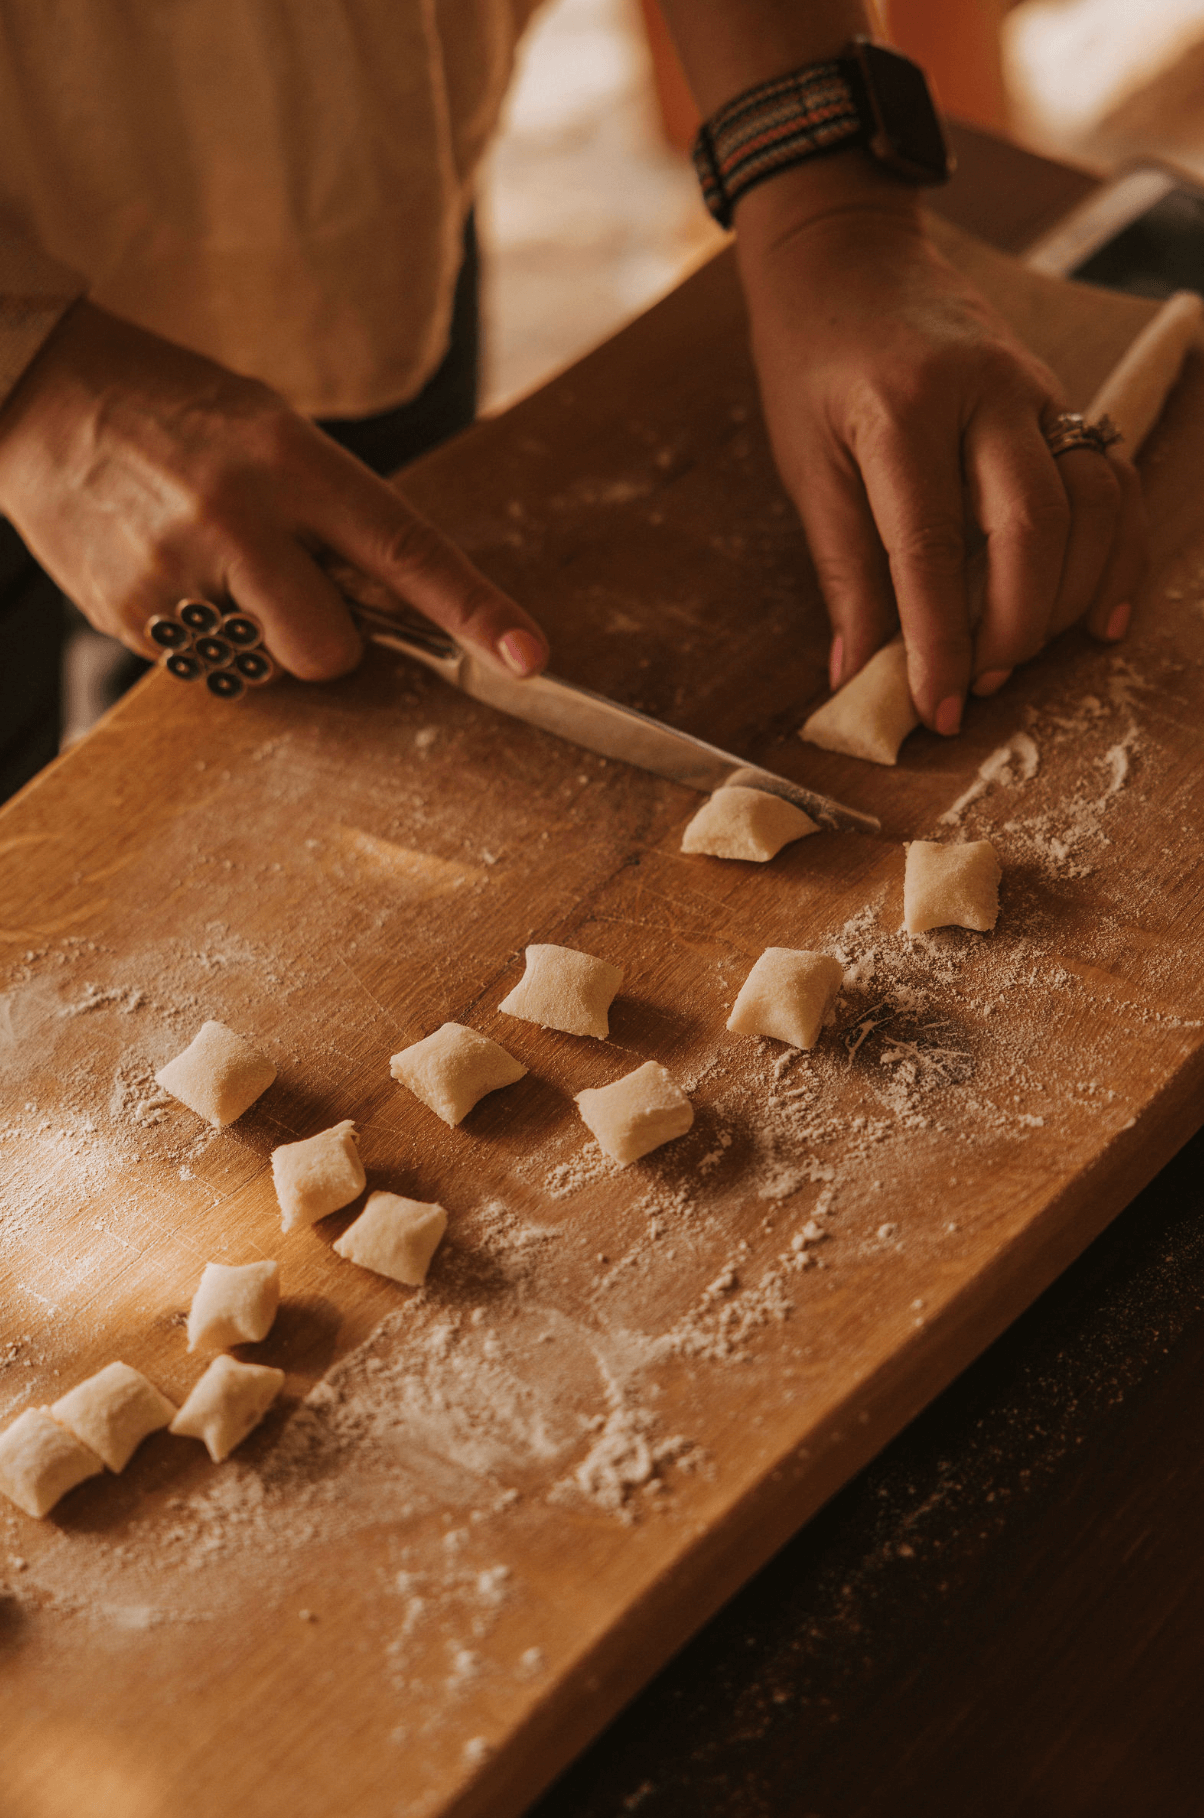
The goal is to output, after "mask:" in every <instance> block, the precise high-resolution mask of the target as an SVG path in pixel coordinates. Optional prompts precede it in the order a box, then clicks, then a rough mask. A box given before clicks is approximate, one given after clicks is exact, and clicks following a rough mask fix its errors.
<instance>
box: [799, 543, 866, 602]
mask: <svg viewBox="0 0 1204 1818" xmlns="http://www.w3.org/2000/svg"><path fill="white" fill-rule="evenodd" d="M811 562H812V566H813V567H814V569H815V578H816V580H817V581H818V582H819V585H820V591H821V592H822V594H823V596H824V598H825V600H828V601H836V602H839V603H841V604H855V603H857V602H858V601H860V600H863V599H865V598H866V597H867V596H868V595H869V594H870V593H871V591H872V588H871V583H870V577H869V576H868V575H867V573H866V569H865V564H864V563H863V562H861V561H859V560H858V559H857V557H856V556H855V555H851V554H846V553H843V552H840V551H837V550H820V551H816V550H813V551H812V552H811Z"/></svg>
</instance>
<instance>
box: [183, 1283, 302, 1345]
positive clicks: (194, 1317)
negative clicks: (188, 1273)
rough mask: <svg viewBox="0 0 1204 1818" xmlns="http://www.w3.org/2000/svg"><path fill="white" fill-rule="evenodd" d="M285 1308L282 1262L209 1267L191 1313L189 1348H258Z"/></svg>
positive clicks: (193, 1298)
mask: <svg viewBox="0 0 1204 1818" xmlns="http://www.w3.org/2000/svg"><path fill="white" fill-rule="evenodd" d="M279 1305H280V1264H279V1263H276V1262H268V1261H264V1262H253V1263H236V1264H230V1263H206V1264H205V1267H204V1268H203V1269H202V1271H201V1279H200V1281H199V1282H198V1283H197V1288H196V1293H195V1294H194V1295H193V1297H192V1305H191V1307H190V1308H189V1310H188V1349H189V1350H190V1351H224V1350H225V1348H226V1346H227V1345H257V1344H258V1343H259V1341H260V1339H261V1338H266V1337H267V1335H268V1333H269V1332H270V1331H271V1329H272V1321H273V1320H274V1319H275V1317H276V1310H277V1308H278V1307H279Z"/></svg>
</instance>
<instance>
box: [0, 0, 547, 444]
mask: <svg viewBox="0 0 1204 1818" xmlns="http://www.w3.org/2000/svg"><path fill="white" fill-rule="evenodd" d="M537 4H538V0H4V4H3V7H2V9H0V398H3V397H4V396H5V395H7V393H8V391H9V390H10V389H11V387H12V386H13V384H14V383H15V382H16V380H17V378H18V377H19V376H20V374H21V373H22V372H23V370H24V369H25V367H26V366H27V365H28V363H29V361H30V360H31V359H32V358H33V356H34V354H35V353H36V352H37V350H38V348H39V347H40V346H41V344H42V341H43V340H44V339H45V337H46V336H47V335H48V334H49V333H50V331H51V329H52V328H53V327H54V324H55V323H56V322H57V321H58V319H59V317H60V316H61V315H62V313H63V311H64V310H65V309H66V308H67V307H68V306H69V304H70V303H71V302H72V301H73V300H74V299H75V298H76V297H77V296H79V295H80V294H81V293H82V292H83V291H85V290H86V291H87V292H88V294H89V295H90V296H91V297H92V298H93V299H94V301H96V302H97V303H100V304H103V305H104V307H105V308H106V309H110V310H113V311H114V312H115V313H116V314H118V315H121V316H125V317H126V318H128V319H129V320H130V321H132V322H136V323H138V324H139V325H140V326H142V327H144V328H150V329H154V330H155V331H156V332H157V333H159V334H162V335H167V336H169V337H170V338H171V339H172V340H175V341H180V342H183V343H184V345H185V346H188V347H191V348H195V349H197V350H198V351H199V352H201V353H205V354H209V355H210V356H211V357H212V358H214V359H216V360H220V361H221V362H222V363H223V364H224V365H226V366H230V367H233V368H234V369H235V370H237V371H239V372H244V373H250V374H254V375H255V376H256V377H257V378H260V379H264V380H266V381H267V382H268V383H269V384H270V385H273V386H275V387H276V388H277V389H278V390H279V391H281V392H282V393H283V394H284V396H285V397H286V398H288V399H289V401H290V402H291V403H292V404H294V405H295V406H296V407H297V408H298V409H299V410H302V411H305V412H307V413H309V414H310V415H313V416H359V415H364V414H367V413H370V412H373V411H378V410H385V409H388V408H389V407H390V406H392V405H394V404H398V403H401V402H403V401H404V400H405V399H406V398H409V397H412V396H413V395H414V393H415V392H416V391H418V390H419V389H420V388H421V386H422V384H423V382H424V380H425V379H426V378H427V377H429V375H430V374H431V372H432V371H433V370H434V368H435V367H436V366H437V365H438V363H439V361H440V359H441V358H442V356H443V353H444V351H445V348H446V343H447V328H448V319H449V315H450V309H451V297H452V290H453V287H454V284H455V278H456V273H457V269H458V266H459V261H460V251H461V231H462V227H463V221H464V216H465V212H466V210H467V208H468V206H469V204H470V201H471V196H472V184H473V175H474V171H475V169H476V165H477V162H478V160H479V158H480V155H481V152H482V149H483V147H484V145H485V142H486V140H487V138H488V136H489V133H490V131H491V130H492V128H493V126H494V124H495V122H496V119H497V115H498V111H499V109H500V106H501V102H502V97H503V94H504V92H505V88H506V84H507V82H508V80H509V77H510V72H511V68H512V63H513V56H514V49H515V45H516V42H517V39H518V36H519V33H520V32H521V30H522V28H523V26H524V25H525V24H526V21H527V19H528V18H529V17H530V15H531V14H532V13H533V12H534V10H535V7H536V5H537Z"/></svg>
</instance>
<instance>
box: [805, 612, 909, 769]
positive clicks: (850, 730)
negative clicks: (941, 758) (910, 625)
mask: <svg viewBox="0 0 1204 1818" xmlns="http://www.w3.org/2000/svg"><path fill="white" fill-rule="evenodd" d="M919 723H920V716H919V714H918V713H917V712H916V710H915V706H914V704H913V702H912V698H911V691H910V690H909V688H908V686H907V652H906V650H905V649H904V647H903V639H902V638H901V637H897V638H892V639H891V641H890V643H889V644H884V645H883V646H882V649H881V650H879V651H876V652H875V654H874V655H873V656H872V657H871V658H870V660H869V662H868V663H867V664H866V665H865V667H864V669H859V670H858V671H857V674H856V675H855V676H854V677H853V679H852V681H851V682H846V683H845V685H844V687H843V688H838V689H837V691H836V693H835V694H834V695H833V696H832V698H831V700H830V701H825V702H824V704H823V706H822V707H817V708H816V710H815V712H814V713H813V714H812V715H811V717H810V718H809V719H807V720H805V721H804V722H803V725H802V726H801V727H800V729H799V737H800V738H801V739H806V740H807V742H808V744H811V745H820V746H822V747H823V749H824V750H825V751H843V752H844V753H845V754H846V755H847V756H849V757H859V758H866V759H867V760H868V761H869V762H870V763H871V764H897V763H898V761H899V747H900V745H901V744H902V743H903V740H904V739H905V738H906V737H907V735H908V733H909V732H913V731H914V730H915V728H916V727H917V726H918V725H919Z"/></svg>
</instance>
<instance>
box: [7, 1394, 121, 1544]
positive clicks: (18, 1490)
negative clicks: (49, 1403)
mask: <svg viewBox="0 0 1204 1818" xmlns="http://www.w3.org/2000/svg"><path fill="white" fill-rule="evenodd" d="M103 1470H104V1465H103V1464H102V1463H101V1461H100V1459H99V1458H98V1457H97V1456H96V1454H95V1452H93V1451H92V1450H91V1449H90V1448H89V1447H88V1446H86V1445H84V1444H83V1443H82V1442H81V1441H80V1440H78V1439H76V1437H75V1435H74V1433H69V1432H68V1431H67V1429H66V1427H61V1426H60V1425H59V1423H58V1421H57V1420H55V1419H54V1418H53V1416H52V1415H51V1413H50V1410H49V1408H26V1410H25V1412H24V1414H18V1415H17V1418H16V1419H15V1420H14V1421H13V1423H12V1425H11V1427H8V1428H7V1429H6V1430H5V1431H4V1432H3V1433H0V1493H2V1494H3V1495H5V1496H7V1497H8V1499H9V1501H10V1502H15V1503H16V1505H17V1507H18V1508H19V1509H24V1511H25V1513H26V1514H27V1515H34V1516H38V1517H41V1516H43V1515H45V1514H47V1513H48V1512H49V1511H50V1510H51V1509H52V1508H53V1507H54V1505H55V1503H56V1502H57V1501H58V1499H59V1497H60V1496H65V1495H66V1494H67V1491H68V1490H71V1489H74V1487H75V1485H76V1484H77V1483H83V1481H84V1479H85V1478H86V1477H95V1476H96V1475H97V1474H98V1473H99V1472H101V1471H103Z"/></svg>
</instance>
